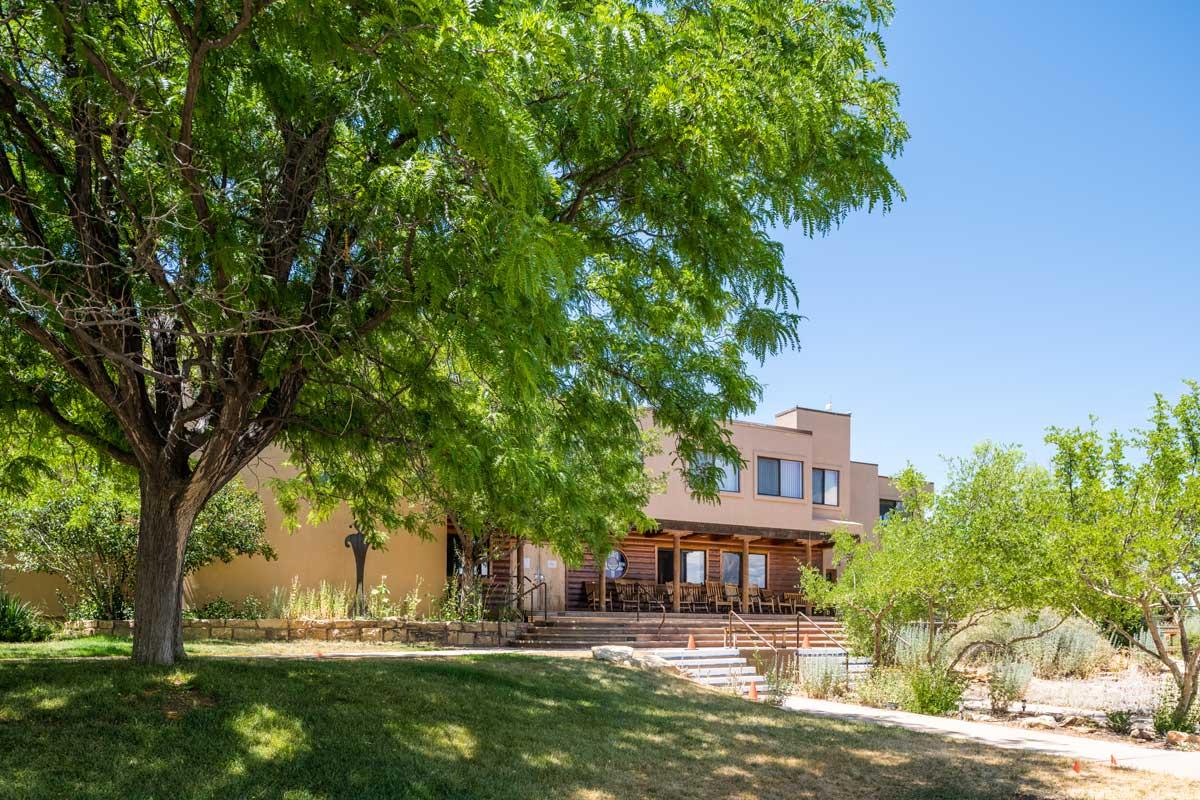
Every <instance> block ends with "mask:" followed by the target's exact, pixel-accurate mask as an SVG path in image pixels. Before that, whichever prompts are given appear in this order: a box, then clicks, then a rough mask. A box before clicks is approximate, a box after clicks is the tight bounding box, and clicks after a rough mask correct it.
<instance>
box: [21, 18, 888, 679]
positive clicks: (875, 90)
mask: <svg viewBox="0 0 1200 800" xmlns="http://www.w3.org/2000/svg"><path fill="white" fill-rule="evenodd" d="M0 9H2V13H0V25H3V27H4V32H3V33H4V35H3V37H0V39H2V40H3V42H4V44H3V45H2V46H0V142H2V147H3V154H4V157H3V158H0V307H2V308H3V309H4V311H5V313H4V314H3V316H0V410H4V411H7V410H9V409H17V408H27V409H35V410H37V411H38V412H40V413H41V414H42V419H43V420H44V421H45V424H50V425H54V426H56V427H57V428H59V429H61V430H62V431H65V432H66V433H68V434H69V435H71V436H73V437H76V438H78V439H82V440H85V441H87V442H89V443H90V444H91V445H92V446H94V447H96V448H97V449H99V450H100V451H102V452H104V453H105V454H106V455H108V456H109V457H111V458H112V459H114V460H116V461H118V462H120V463H123V464H126V465H128V466H130V467H133V468H135V469H137V470H138V472H139V475H140V490H141V509H140V520H141V525H142V531H141V535H140V537H139V561H138V564H139V566H138V570H139V574H138V580H137V586H138V590H137V591H138V594H137V598H136V605H137V617H138V626H137V629H136V631H137V632H136V638H135V642H134V656H135V658H137V659H138V660H141V661H147V662H156V663H169V662H171V661H172V660H173V659H174V658H175V657H176V656H177V655H178V654H180V653H181V652H182V638H181V629H180V627H179V623H178V620H179V612H180V608H179V603H178V600H177V597H178V587H179V581H180V578H181V575H182V572H183V568H184V566H183V562H182V553H183V547H182V546H181V543H182V542H185V541H186V539H187V536H188V532H189V530H190V529H191V526H192V522H193V521H194V519H195V518H196V514H197V513H198V512H199V511H200V509H201V508H202V507H203V506H204V504H205V503H206V502H207V501H208V499H209V498H211V497H212V496H213V495H214V494H216V492H217V491H218V490H219V489H220V487H221V486H223V485H224V484H225V483H226V482H228V481H229V480H231V479H232V478H233V477H234V476H235V475H236V474H237V473H238V471H239V470H241V469H242V468H244V467H245V466H246V465H247V464H248V463H249V462H250V461H251V460H252V459H253V458H255V457H256V456H257V455H258V454H259V453H260V452H261V451H262V450H263V448H265V447H266V446H267V445H268V444H270V443H271V442H273V441H279V442H280V443H281V444H282V445H283V446H284V447H286V449H287V450H288V451H289V452H290V453H291V456H292V458H293V461H294V462H295V464H296V465H297V467H298V468H299V470H300V477H299V478H298V479H297V480H296V481H294V482H292V483H291V484H290V485H288V486H281V487H280V493H281V498H282V500H283V503H284V505H285V506H286V507H287V508H288V509H289V510H291V511H293V512H295V511H297V510H298V508H299V505H298V503H299V499H300V498H301V497H307V498H308V499H309V500H310V501H311V502H312V503H313V507H314V508H315V509H316V511H317V513H324V512H327V511H328V509H329V508H331V507H332V506H333V505H334V504H335V503H337V502H339V501H342V500H348V501H349V502H350V505H351V508H352V510H353V512H354V515H355V517H356V521H357V523H358V524H359V526H360V527H361V528H362V529H363V530H364V531H366V532H368V533H369V534H370V535H371V536H372V537H373V538H375V539H376V540H379V539H381V538H382V536H383V535H384V532H385V531H387V530H393V529H397V528H400V527H421V526H422V525H426V524H428V523H430V522H439V523H440V522H441V521H444V519H445V516H446V514H447V513H452V514H453V516H454V517H455V519H456V522H457V524H458V525H459V527H460V529H462V530H464V531H466V532H468V533H469V535H471V536H473V537H479V538H483V537H486V535H487V534H488V533H489V532H490V531H492V530H503V531H507V532H509V533H511V534H513V535H516V536H520V537H522V538H524V539H526V540H529V541H533V542H553V543H554V544H556V545H557V546H558V547H559V548H560V549H561V550H562V552H563V553H564V556H565V557H567V558H575V557H577V556H578V555H579V554H580V552H581V550H582V546H583V545H584V544H588V545H590V546H592V548H593V549H594V550H595V551H596V552H605V551H606V550H607V549H608V547H609V546H610V545H611V541H612V538H613V536H614V535H620V534H621V533H622V532H624V531H626V530H628V529H629V527H630V525H636V524H640V523H643V522H645V520H644V519H643V517H642V515H641V508H642V507H643V506H644V504H645V501H646V498H647V496H648V491H649V488H650V485H651V482H650V481H648V480H647V476H646V475H645V474H644V470H643V466H642V456H643V454H644V448H645V439H644V431H643V429H642V425H643V424H644V423H645V424H652V425H654V426H656V427H658V428H659V429H661V430H662V431H664V432H665V433H667V434H668V435H669V436H671V437H673V439H674V440H675V441H677V443H678V447H677V450H678V454H679V457H680V463H681V464H688V463H691V462H693V461H694V460H695V459H696V457H697V456H699V455H700V454H701V453H708V454H712V455H715V456H721V457H724V458H729V459H733V458H736V456H737V454H736V451H735V448H733V447H732V446H731V444H730V443H729V441H728V437H727V434H726V433H725V431H724V429H723V425H722V423H723V422H724V421H725V420H727V419H728V418H730V417H732V416H734V415H736V414H738V413H744V412H747V411H749V410H750V409H752V408H753V406H754V403H755V401H756V399H757V397H758V394H759V386H758V384H757V383H756V382H755V380H754V379H753V378H752V377H751V375H750V374H749V372H748V371H747V369H746V365H745V358H746V355H747V354H748V355H749V356H751V357H753V358H757V359H761V358H763V357H764V356H766V355H768V354H770V353H774V352H777V351H779V350H780V349H781V348H785V347H788V346H792V345H794V344H795V343H796V334H797V324H798V322H799V319H800V318H799V316H798V315H797V313H796V311H795V309H794V306H795V304H796V296H795V290H794V287H793V286H792V284H791V283H790V282H789V280H788V279H787V277H786V276H785V273H784V271H783V268H782V263H781V256H782V251H781V248H780V245H779V244H778V243H777V242H774V241H772V240H771V238H770V237H769V235H768V231H769V230H770V229H771V227H772V226H775V225H795V226H799V228H801V229H802V230H804V231H805V232H806V233H809V234H815V233H823V232H825V231H828V230H830V229H831V228H832V227H833V226H835V225H837V224H838V223H839V222H840V221H841V220H842V219H843V218H844V217H845V215H846V214H847V213H849V212H850V211H852V210H854V209H857V208H863V207H868V208H870V207H878V208H885V209H886V208H887V207H888V206H889V205H890V204H891V203H892V201H893V200H894V199H895V198H896V197H897V196H898V195H899V191H900V190H899V187H898V186H897V184H896V181H895V179H894V178H893V176H892V174H891V172H890V171H889V167H888V162H889V159H890V158H892V157H894V156H896V155H897V154H898V153H899V151H900V148H901V147H902V145H903V143H904V141H905V139H906V138H907V132H906V130H905V127H904V125H903V123H902V121H901V120H900V118H899V116H898V112H897V103H898V93H897V87H896V86H895V85H894V84H893V83H891V82H889V81H887V80H885V79H883V78H882V77H881V76H880V75H879V74H878V72H877V65H878V63H879V62H880V61H881V59H882V54H883V43H882V38H881V29H882V26H884V25H885V24H886V23H887V22H888V20H889V18H890V16H891V13H892V9H891V4H890V3H889V2H886V1H884V0H835V1H834V2H816V1H815V0H713V1H712V2H704V3H696V2H691V0H688V1H687V2H684V1H683V0H667V1H666V2H661V3H648V2H635V1H634V0H593V1H592V2H576V0H548V1H546V2H532V0H458V1H457V2H456V1H455V0H414V1H413V2H405V3H396V2H394V0H336V2H335V1H334V0H315V2H309V3H270V2H268V0H207V1H205V0H122V2H119V3H84V2H78V0H69V1H68V2H48V0H47V1H45V2H38V1H37V0H23V1H22V2H16V1H15V0H14V1H13V2H3V3H0ZM26 435H32V434H26ZM704 474H707V473H704ZM692 488H693V490H694V491H695V492H696V493H697V495H698V496H700V497H709V498H711V497H715V496H716V485H715V479H714V478H713V476H711V475H709V476H708V477H706V478H703V479H702V480H699V481H693V482H692ZM406 500H407V501H411V502H404V501H406Z"/></svg>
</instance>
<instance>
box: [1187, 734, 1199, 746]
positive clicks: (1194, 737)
mask: <svg viewBox="0 0 1200 800" xmlns="http://www.w3.org/2000/svg"><path fill="white" fill-rule="evenodd" d="M1187 739H1188V744H1200V733H1189V734H1188V737H1187Z"/></svg>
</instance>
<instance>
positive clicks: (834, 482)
mask: <svg viewBox="0 0 1200 800" xmlns="http://www.w3.org/2000/svg"><path fill="white" fill-rule="evenodd" d="M812 501H813V502H814V503H817V504H819V505H823V506H836V505H837V504H838V471H837V470H836V469H817V468H816V467H814V468H813V496H812Z"/></svg>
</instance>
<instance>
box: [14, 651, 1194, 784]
mask: <svg viewBox="0 0 1200 800" xmlns="http://www.w3.org/2000/svg"><path fill="white" fill-rule="evenodd" d="M1197 796H1200V785H1197V784H1193V783H1186V782H1183V781H1179V780H1175V779H1171V778H1166V777H1162V776H1155V775H1151V774H1148V773H1140V772H1134V771H1128V770H1112V769H1109V768H1107V767H1093V766H1085V767H1084V769H1083V772H1082V774H1080V775H1076V774H1075V773H1074V772H1072V770H1071V768H1070V765H1069V764H1068V763H1067V761H1066V759H1063V758H1053V757H1041V756H1036V755H1030V754H1021V753H1016V752H1013V751H997V750H993V749H988V748H984V747H981V746H976V745H973V744H968V743H962V742H957V741H954V740H950V739H944V738H940V737H936V736H932V735H927V734H920V733H915V732H911V731H905V730H901V729H896V728H883V727H876V726H871V725H865V724H856V723H849V722H840V721H835V720H828V719H821V718H815V717H806V716H803V715H800V714H796V713H793V712H788V711H783V710H780V709H776V708H773V707H770V706H767V705H751V704H749V703H747V702H745V701H743V700H739V699H737V698H734V697H731V696H727V695H721V694H716V693H712V692H706V691H704V690H702V689H699V688H697V687H694V686H692V685H690V684H687V683H684V682H682V681H679V680H675V679H672V678H666V677H661V676H658V675H653V674H650V673H644V672H638V671H635V670H632V669H626V668H620V667H612V666H608V665H604V664H600V663H598V662H594V661H591V660H578V659H558V658H546V657H530V656H506V655H491V656H486V655H472V656H465V657H460V658H448V659H434V658H419V659H379V660H273V659H258V660H250V659H212V658H195V659H192V660H190V661H189V662H187V664H186V665H185V666H183V667H180V668H177V669H171V670H163V669H150V668H139V667H134V666H132V665H130V664H128V663H125V662H122V661H114V660H93V661H83V660H73V661H54V660H42V661H23V662H9V663H5V664H0V798H3V800H8V799H9V798H32V797H72V798H170V800H191V799H192V798H287V800H309V799H315V798H322V799H326V800H333V799H334V798H359V799H365V798H499V799H507V798H513V799H514V800H515V799H516V798H528V797H554V798H575V799H576V800H609V798H641V797H654V798H661V799H662V800H676V799H677V800H698V799H699V798H715V797H720V798H817V797H820V798H830V800H848V799H849V798H879V797H886V798H935V797H936V798H949V797H954V798H960V797H961V798H1006V799H1007V800H1013V799H1014V798H1050V797H1054V798H1058V797H1092V798H1139V797H1144V798H1151V797H1152V798H1154V799H1155V800H1168V798H1185V797H1190V798H1194V797H1197Z"/></svg>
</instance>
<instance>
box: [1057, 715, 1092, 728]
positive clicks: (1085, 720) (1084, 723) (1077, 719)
mask: <svg viewBox="0 0 1200 800" xmlns="http://www.w3.org/2000/svg"><path fill="white" fill-rule="evenodd" d="M1058 724H1059V726H1060V727H1063V728H1083V727H1087V728H1090V727H1092V726H1093V725H1095V724H1096V722H1095V720H1093V719H1092V718H1091V717H1081V716H1079V715H1078V714H1068V715H1067V716H1065V717H1063V718H1062V719H1060V720H1059V721H1058Z"/></svg>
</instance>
